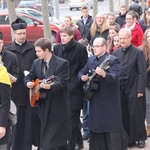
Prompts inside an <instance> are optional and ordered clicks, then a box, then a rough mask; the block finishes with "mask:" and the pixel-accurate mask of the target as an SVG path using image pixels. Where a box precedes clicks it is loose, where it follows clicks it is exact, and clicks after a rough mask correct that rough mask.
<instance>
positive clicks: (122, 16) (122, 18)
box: [115, 13, 127, 28]
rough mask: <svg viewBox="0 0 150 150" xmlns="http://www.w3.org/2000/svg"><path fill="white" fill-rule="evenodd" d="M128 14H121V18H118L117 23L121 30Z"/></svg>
mask: <svg viewBox="0 0 150 150" xmlns="http://www.w3.org/2000/svg"><path fill="white" fill-rule="evenodd" d="M126 14H127V13H125V14H123V15H121V13H119V16H117V17H116V20H115V22H116V23H118V24H119V25H120V28H121V27H122V26H123V25H124V24H125V23H126V22H125V21H126Z"/></svg>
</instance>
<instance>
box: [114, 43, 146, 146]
mask: <svg viewBox="0 0 150 150" xmlns="http://www.w3.org/2000/svg"><path fill="white" fill-rule="evenodd" d="M113 55H115V56H116V57H118V58H119V60H120V63H121V72H120V83H121V88H120V89H121V105H122V115H123V117H122V118H123V120H122V121H123V126H124V128H125V130H126V132H127V134H128V136H129V143H132V142H134V141H138V140H141V139H142V140H146V130H145V111H146V110H145V108H146V100H145V87H146V61H145V57H144V54H143V51H142V50H140V49H139V48H137V47H135V46H133V45H132V44H131V45H130V46H129V47H127V48H126V49H125V50H123V49H122V48H119V49H118V50H116V51H114V52H113ZM138 93H143V94H144V96H142V97H139V98H138V97H137V94H138Z"/></svg>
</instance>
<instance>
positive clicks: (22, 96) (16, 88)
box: [4, 41, 36, 106]
mask: <svg viewBox="0 0 150 150" xmlns="http://www.w3.org/2000/svg"><path fill="white" fill-rule="evenodd" d="M4 50H8V51H11V52H12V53H14V54H16V56H17V60H18V68H19V79H18V80H17V82H16V83H14V84H13V89H12V100H13V101H14V102H15V103H16V105H17V106H24V105H27V102H28V99H29V97H28V94H27V93H28V91H27V89H26V87H25V86H24V83H23V79H24V71H25V70H27V71H30V69H31V66H32V63H33V61H34V59H35V58H36V53H35V49H34V46H33V44H31V43H30V42H28V41H25V43H24V44H22V45H21V46H20V45H18V44H16V42H12V43H10V44H9V45H7V46H6V47H5V49H4Z"/></svg>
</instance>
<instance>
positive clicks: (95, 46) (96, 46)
mask: <svg viewBox="0 0 150 150" xmlns="http://www.w3.org/2000/svg"><path fill="white" fill-rule="evenodd" d="M103 46H104V45H94V46H92V48H93V49H94V48H98V47H103Z"/></svg>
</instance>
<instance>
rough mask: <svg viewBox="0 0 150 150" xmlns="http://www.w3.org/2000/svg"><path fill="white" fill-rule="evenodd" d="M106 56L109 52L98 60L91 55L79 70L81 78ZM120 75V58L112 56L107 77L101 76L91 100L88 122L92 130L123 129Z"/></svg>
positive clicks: (110, 130) (100, 131) (112, 130)
mask: <svg viewBox="0 0 150 150" xmlns="http://www.w3.org/2000/svg"><path fill="white" fill-rule="evenodd" d="M106 57H108V53H105V54H104V55H103V56H102V57H100V58H99V59H98V60H97V58H96V56H92V57H90V58H89V59H88V62H87V64H86V65H85V67H84V68H83V69H82V70H81V71H80V72H79V78H80V79H81V77H82V76H83V75H86V74H88V72H89V70H93V69H96V67H97V66H99V65H100V64H101V63H102V62H103V61H104V59H105V58H106ZM119 75H120V63H119V60H118V59H117V58H116V57H114V56H111V57H110V68H109V69H108V70H106V77H105V78H102V77H101V76H99V79H100V80H99V82H98V85H99V86H98V89H97V90H96V91H94V94H93V97H92V99H91V100H90V111H89V120H88V123H89V129H90V130H91V131H92V132H95V133H104V132H114V131H121V129H122V119H121V105H120V94H119V90H120V84H119Z"/></svg>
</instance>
